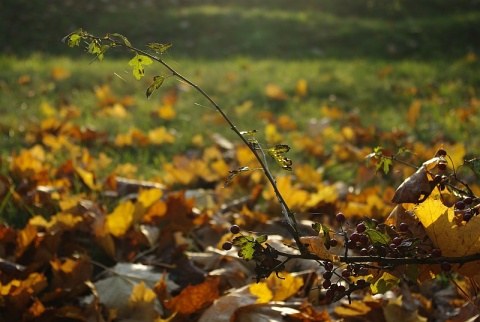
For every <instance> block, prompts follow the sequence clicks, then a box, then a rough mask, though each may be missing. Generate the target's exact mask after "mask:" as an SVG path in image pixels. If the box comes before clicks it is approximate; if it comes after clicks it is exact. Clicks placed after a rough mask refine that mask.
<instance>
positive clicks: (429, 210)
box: [414, 194, 480, 277]
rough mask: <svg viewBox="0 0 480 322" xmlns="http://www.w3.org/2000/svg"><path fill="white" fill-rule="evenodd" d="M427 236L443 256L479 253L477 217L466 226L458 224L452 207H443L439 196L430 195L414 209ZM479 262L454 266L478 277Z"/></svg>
mask: <svg viewBox="0 0 480 322" xmlns="http://www.w3.org/2000/svg"><path fill="white" fill-rule="evenodd" d="M414 213H415V215H416V216H417V217H418V219H419V220H420V222H421V223H422V225H423V226H424V227H425V230H426V233H427V235H428V237H429V238H430V239H431V240H432V242H433V244H434V246H435V247H437V248H439V249H440V250H441V251H442V254H443V256H447V257H462V256H467V255H472V254H477V253H480V218H479V217H478V216H473V218H472V219H471V220H470V221H469V222H468V223H466V224H463V225H462V224H460V225H459V224H458V221H457V220H456V218H455V213H454V210H453V208H449V207H446V206H445V205H444V204H443V203H442V201H441V199H440V196H439V195H438V194H435V195H434V194H432V195H430V196H429V197H428V198H427V200H425V201H424V202H423V203H421V204H420V205H418V206H417V207H416V208H415V209H414ZM478 265H479V262H478V261H476V262H471V263H466V264H464V265H462V266H461V267H460V268H458V265H455V266H454V267H455V268H456V269H457V270H458V272H459V273H460V274H463V275H466V276H469V277H471V276H475V275H478Z"/></svg>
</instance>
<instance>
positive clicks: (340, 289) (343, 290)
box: [337, 285, 345, 293]
mask: <svg viewBox="0 0 480 322" xmlns="http://www.w3.org/2000/svg"><path fill="white" fill-rule="evenodd" d="M337 291H338V293H343V292H345V286H343V285H338V288H337Z"/></svg>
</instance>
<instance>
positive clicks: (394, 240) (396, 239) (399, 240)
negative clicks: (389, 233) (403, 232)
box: [392, 237, 403, 246]
mask: <svg viewBox="0 0 480 322" xmlns="http://www.w3.org/2000/svg"><path fill="white" fill-rule="evenodd" d="M402 241H403V239H401V238H400V237H395V238H393V240H392V243H393V244H395V245H396V246H398V245H400V244H401V243H402Z"/></svg>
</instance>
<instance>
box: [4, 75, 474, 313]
mask: <svg viewBox="0 0 480 322" xmlns="http://www.w3.org/2000/svg"><path fill="white" fill-rule="evenodd" d="M52 75H53V76H52V77H54V78H55V79H56V81H60V80H61V79H62V78H63V77H68V75H69V74H68V71H62V70H61V69H57V70H52ZM18 81H19V83H20V84H23V85H21V86H28V79H27V78H21V79H19V80H18ZM96 94H97V99H98V106H99V107H98V117H110V116H109V115H111V114H109V113H118V110H119V109H125V107H124V106H128V105H129V104H132V103H133V102H132V101H131V99H130V98H128V97H125V98H121V97H120V98H119V97H117V96H116V95H114V94H113V93H112V92H111V91H109V89H108V87H102V88H97V90H96ZM159 95H161V96H162V98H161V100H162V101H163V102H164V105H163V107H162V108H161V109H160V110H159V111H158V115H156V116H155V117H161V118H167V119H168V118H172V117H175V116H176V112H175V106H176V104H177V102H178V101H179V100H181V99H182V97H181V95H179V96H178V95H176V94H173V93H172V92H167V93H163V94H159ZM265 95H266V96H267V97H268V98H269V99H273V100H286V99H291V98H289V97H288V96H287V95H286V94H284V93H282V91H281V90H280V89H279V88H276V87H274V86H270V87H268V88H266V91H265ZM305 95H308V91H307V84H305V83H303V82H299V83H298V86H297V91H296V93H295V97H296V99H301V97H303V96H305ZM42 108H43V109H44V111H45V117H44V119H42V120H41V121H40V122H39V123H38V124H37V125H36V126H32V127H31V128H28V129H25V132H24V135H25V140H27V141H28V142H29V144H30V147H28V148H23V149H21V150H20V151H19V152H18V153H17V152H13V153H12V154H11V156H10V157H8V158H3V159H2V160H1V162H2V169H3V172H2V175H1V176H0V196H1V198H0V199H1V200H2V201H1V204H0V209H1V211H2V213H4V214H15V216H18V217H22V216H23V217H24V218H26V219H25V225H23V224H21V223H19V224H18V225H17V226H11V225H9V224H8V223H7V222H4V223H3V224H2V226H1V228H0V258H1V262H0V272H1V275H0V278H1V288H0V294H1V297H0V300H1V301H0V310H1V312H2V315H1V318H2V320H3V321H12V320H25V321H43V320H50V319H69V320H72V321H75V320H79V321H84V320H89V321H90V320H92V321H113V320H120V321H123V320H131V321H134V320H135V321H150V320H151V321H153V320H157V321H163V320H171V321H177V320H178V321H183V320H200V321H225V320H229V319H230V318H231V319H233V320H234V321H245V320H258V319H270V320H283V319H287V320H290V321H329V320H332V321H335V320H338V319H344V320H351V321H354V320H355V321H358V320H364V321H371V320H375V321H399V320H400V319H401V320H405V319H407V320H411V321H417V320H418V321H422V320H426V317H430V319H431V320H438V319H440V320H442V319H447V317H449V320H450V321H463V320H465V318H466V317H471V316H473V315H475V314H476V313H475V312H476V311H475V310H476V308H475V306H474V305H473V304H472V303H471V302H470V301H471V300H472V299H474V296H473V293H472V292H475V291H476V289H475V287H476V282H475V281H476V276H474V275H475V274H473V275H472V274H470V275H472V278H471V279H470V280H468V279H467V280H465V279H463V278H460V277H456V275H450V276H449V275H442V274H439V275H437V276H436V278H433V279H432V277H434V276H433V275H429V276H428V277H421V278H422V283H420V284H417V283H416V281H415V280H412V279H411V278H410V279H407V280H404V279H399V276H398V272H397V273H392V274H390V275H384V276H382V278H381V279H380V280H378V279H377V282H374V281H372V283H371V285H370V287H366V288H365V289H363V290H359V291H356V292H354V293H352V294H351V303H350V304H349V303H348V300H347V299H346V298H344V299H342V300H340V301H338V302H335V303H331V301H330V300H329V299H328V298H327V297H326V295H325V289H326V288H325V287H324V286H322V284H323V283H324V281H325V280H326V279H325V277H324V275H323V274H324V273H325V268H324V266H323V265H319V264H318V263H317V261H312V260H301V259H296V260H292V261H289V262H288V263H287V265H286V267H283V269H281V270H277V271H276V273H273V274H269V276H268V277H267V278H265V279H260V280H258V279H257V277H258V275H259V274H258V266H256V265H255V263H254V261H245V260H244V258H242V257H245V254H242V253H241V252H240V253H238V249H236V248H235V247H234V248H233V249H232V250H223V249H222V245H224V243H225V242H228V241H232V240H235V237H238V236H239V234H238V231H237V228H235V229H232V228H231V227H232V226H233V225H237V226H238V227H240V234H241V235H240V236H252V237H258V236H261V235H268V240H267V241H265V240H264V238H263V237H262V240H261V241H260V240H259V242H261V243H265V242H267V243H268V244H269V245H271V246H273V247H274V248H276V249H278V250H285V251H288V250H289V249H291V247H295V245H294V244H293V243H292V238H291V236H290V235H289V234H288V231H287V230H286V229H285V226H284V224H283V219H282V217H281V210H280V208H279V205H278V202H277V199H276V196H275V194H274V193H273V190H272V189H271V188H269V186H268V185H266V182H265V178H264V177H263V173H262V171H261V170H255V169H258V164H257V163H256V160H255V159H254V157H253V155H252V154H251V151H250V150H249V149H248V148H247V147H245V146H243V145H241V144H237V143H236V142H232V141H229V140H227V139H225V138H224V137H222V135H221V134H218V133H216V134H215V135H214V136H213V137H212V141H213V142H214V144H212V145H211V146H203V145H202V144H201V141H202V137H201V136H197V137H194V138H193V140H194V141H195V142H196V143H195V145H196V146H197V148H191V149H189V150H188V151H184V152H183V153H179V154H178V155H176V156H173V157H172V158H171V160H170V161H169V162H165V164H162V167H163V170H164V171H163V175H162V176H159V177H158V178H154V179H153V178H152V179H151V180H146V181H145V180H138V179H136V178H135V171H136V169H135V168H136V167H137V166H136V165H135V164H130V163H126V164H115V160H112V159H111V158H109V157H108V156H107V155H106V154H105V153H104V152H102V151H101V150H100V151H99V150H98V149H93V151H92V150H91V149H89V145H92V144H93V145H95V144H94V143H95V142H96V143H98V142H101V144H102V145H103V146H104V147H111V148H115V149H129V148H131V147H132V146H135V147H138V148H140V149H141V148H142V147H151V146H155V147H158V148H161V147H162V145H165V144H169V142H173V141H174V140H175V135H174V134H172V132H171V131H169V130H168V129H166V128H157V129H152V130H151V131H150V132H147V133H145V132H142V131H140V130H135V129H132V130H130V131H129V132H128V133H125V134H123V135H118V136H116V137H110V136H108V135H106V133H102V132H98V131H95V130H94V129H89V128H85V127H82V126H79V125H75V123H74V122H73V121H74V120H75V118H77V117H79V115H81V113H82V111H81V109H78V108H76V107H75V106H70V105H68V104H62V105H59V106H43V107H42ZM477 108H478V107H477V103H476V102H472V106H471V107H470V109H471V110H472V112H471V113H472V115H475V111H476V110H477ZM49 111H52V112H51V113H50V112H49ZM53 111H55V112H54V113H53ZM257 113H258V114H257V117H261V118H265V119H266V120H268V122H266V127H265V133H266V144H268V145H269V146H275V144H278V143H281V142H285V141H288V142H291V146H292V148H294V149H296V150H297V151H299V152H300V153H302V154H304V155H307V156H311V157H312V158H315V159H316V160H319V163H320V164H324V165H328V164H350V165H351V166H352V167H355V168H356V172H357V173H358V174H357V178H356V179H355V185H347V184H345V183H344V182H339V181H332V180H326V179H325V178H324V176H323V170H324V168H323V167H320V168H317V167H314V166H312V165H311V164H309V163H305V162H299V163H294V164H293V169H292V170H293V171H292V172H291V173H290V172H281V170H280V167H279V166H278V165H276V163H275V161H274V160H273V159H272V160H271V162H270V166H271V167H272V168H275V167H276V168H277V169H278V171H279V173H278V177H277V184H278V188H279V190H280V191H281V193H282V194H283V195H284V197H285V198H286V202H287V203H288V205H289V206H290V207H291V209H292V210H293V211H295V213H296V215H297V220H299V223H300V226H301V227H302V232H303V233H304V234H305V235H312V236H313V235H315V234H316V232H315V231H314V230H313V229H312V223H313V222H321V223H322V224H324V225H326V226H329V227H332V230H333V231H335V230H336V231H338V230H339V223H338V222H337V221H336V220H335V214H336V213H338V212H342V213H343V214H344V215H345V217H346V218H347V224H343V226H342V227H343V228H344V229H345V230H346V231H347V232H348V233H349V234H350V233H351V232H352V231H354V230H355V225H356V223H357V222H359V221H361V220H362V218H363V216H368V217H369V218H371V219H375V220H378V221H381V222H383V221H385V220H386V218H387V217H388V215H389V214H391V213H392V216H391V218H394V219H395V218H396V217H397V216H401V215H398V214H397V213H398V211H399V210H398V208H395V210H394V206H395V204H394V203H392V198H394V196H395V195H397V197H396V198H397V199H398V198H400V201H398V200H397V202H398V203H401V202H412V201H411V200H410V201H408V200H407V199H408V198H412V197H409V195H412V194H413V196H414V197H413V198H418V197H419V196H416V195H415V194H416V192H415V191H412V189H413V188H412V186H411V185H410V186H408V185H407V188H406V189H403V191H401V195H400V196H398V194H396V193H395V190H396V186H394V187H391V186H389V185H388V184H386V180H387V179H388V180H393V182H398V180H399V181H401V180H403V179H404V178H407V177H410V178H415V176H414V173H416V172H415V170H416V168H415V167H412V166H409V165H408V163H407V164H405V162H411V163H412V164H418V165H419V166H420V165H421V162H422V160H429V159H431V158H432V157H434V156H435V154H436V153H438V152H437V151H438V149H439V148H442V149H444V150H445V151H448V157H449V161H448V164H449V165H448V167H449V169H450V170H453V165H460V164H463V163H464V161H463V160H464V157H465V155H466V147H465V146H464V145H463V144H462V143H455V144H450V143H444V144H443V145H442V144H441V142H433V143H429V144H423V143H420V142H411V141H409V140H408V139H407V136H406V134H405V133H403V132H402V131H397V132H388V133H385V132H381V131H380V130H378V129H377V128H375V127H374V126H363V125H362V123H361V122H360V120H359V119H358V117H357V116H356V115H355V113H345V112H342V111H340V110H339V109H336V108H328V107H324V108H322V110H321V113H322V118H321V119H319V120H318V122H312V124H311V126H310V127H309V129H308V131H306V132H299V131H298V130H297V125H296V123H295V120H294V119H293V118H291V117H289V116H287V115H274V114H272V113H268V112H264V111H259V112H257ZM54 115H55V116H54ZM415 116H416V108H415V106H413V107H411V108H410V110H409V112H408V113H407V114H406V116H405V117H406V118H407V119H408V120H409V122H411V123H412V124H414V123H415ZM252 135H253V134H252ZM399 140H401V141H402V142H404V151H408V152H402V153H400V155H399V156H398V158H399V159H401V160H402V163H397V162H390V161H391V160H390V161H388V159H382V158H376V157H375V155H377V156H378V155H392V152H389V151H388V150H387V148H385V149H384V150H381V151H382V152H381V154H379V151H380V150H379V149H377V150H375V151H376V152H373V151H374V150H373V149H372V148H370V146H373V145H375V144H377V143H378V142H380V141H381V142H382V144H384V146H385V147H388V146H392V147H395V145H396V142H398V141H399ZM197 141H198V142H197ZM402 151H403V150H402ZM395 152H396V151H395ZM372 153H373V154H372ZM375 153H377V154H375ZM59 155H63V156H67V157H65V158H61V160H62V162H60V163H59V162H58V160H59V158H58V156H59ZM369 155H370V157H369V158H367V159H366V157H367V156H369ZM307 159H308V158H307ZM366 160H367V162H366ZM112 163H114V164H115V168H114V169H113V170H111V171H105V169H108V166H110V165H111V164H112ZM437 164H438V160H437V161H436V163H435V165H437ZM242 167H248V169H249V171H238V170H237V171H233V170H235V169H241V168H242ZM431 167H432V166H430V168H431ZM430 168H429V169H428V170H431V169H430ZM465 168H468V167H467V166H465ZM419 169H420V170H421V169H422V167H420V168H419ZM425 169H426V168H425ZM472 169H473V168H472ZM386 170H387V171H388V172H389V173H390V174H391V177H389V178H385V180H384V179H382V178H381V175H380V173H382V172H383V171H386ZM443 170H446V169H445V168H443ZM232 171H233V172H232ZM425 171H426V170H425ZM477 171H478V170H477ZM244 172H245V173H244ZM375 172H378V174H377V175H376V176H375ZM417 172H418V171H417ZM99 173H103V175H102V176H100V175H99ZM412 174H413V175H412ZM470 174H471V175H470V176H466V177H465V178H466V179H465V180H467V182H468V184H469V188H470V189H471V191H474V192H475V193H476V194H477V195H478V193H479V191H478V189H479V187H478V185H477V184H476V180H475V174H476V172H475V171H473V172H471V173H470ZM472 176H473V177H472ZM395 178H396V179H395ZM395 180H397V181H395ZM412 181H413V180H412ZM421 181H422V180H420V181H418V180H417V181H415V183H416V184H418V185H422V184H424V183H422V182H421ZM427 185H428V180H427ZM427 190H428V189H427ZM430 191H431V190H430ZM397 192H398V191H397ZM405 198H407V199H405ZM428 200H431V201H428V202H430V203H435V202H436V201H435V200H434V199H432V198H429V199H428ZM425 204H426V203H425ZM425 204H423V205H425ZM442 206H443V205H442V204H439V205H437V204H435V205H431V206H425V207H426V208H425V209H426V210H424V211H427V212H428V211H431V209H432V208H431V207H442ZM443 207H445V206H443ZM452 211H453V210H452ZM452 215H453V213H452ZM429 218H431V217H429ZM17 219H18V218H17ZM477 219H478V218H477V217H476V216H475V217H474V218H473V219H472V221H470V222H469V223H468V224H469V225H470V226H467V225H465V224H464V225H465V226H464V227H469V228H472V227H473V226H474V225H477V221H478V220H477ZM390 220H393V219H390ZM396 220H399V221H402V222H403V221H407V223H408V225H409V226H410V227H414V226H415V224H418V222H416V223H414V222H413V221H412V220H410V222H409V221H408V218H404V217H402V218H398V219H396ZM422 223H423V222H422ZM393 224H398V223H397V222H395V221H394V222H393ZM423 224H424V226H425V227H428V226H429V223H423ZM477 226H478V225H477ZM477 226H475V227H477ZM343 228H342V229H343ZM433 229H434V230H435V227H434V228H433ZM436 229H437V231H433V232H432V234H433V235H432V236H434V238H435V236H436V237H437V238H438V239H439V240H440V243H444V244H445V245H446V246H441V247H442V249H444V252H448V250H447V248H449V247H450V248H452V247H453V249H455V248H458V247H461V243H458V244H457V243H452V240H456V238H459V236H458V235H455V234H453V235H448V236H447V237H448V238H445V237H446V236H443V234H444V233H445V234H447V233H448V230H446V231H445V232H443V231H442V230H438V229H439V228H438V226H437V228H436ZM470 231H471V230H469V231H468V232H466V233H463V234H461V235H460V236H465V234H469V232H470ZM427 235H428V236H430V235H429V234H428V232H427ZM423 236H424V237H425V233H423ZM417 237H418V236H417ZM249 238H250V237H249ZM259 238H260V237H259ZM425 238H428V237H425ZM462 238H463V237H462ZM472 238H473V244H476V243H478V236H477V235H472ZM466 243H468V241H467V242H466ZM469 245H470V244H468V245H467V246H469ZM240 246H241V245H240ZM240 248H242V247H240ZM343 250H344V248H343V246H342V245H341V243H340V244H339V245H338V246H336V247H333V248H332V249H331V252H332V253H337V254H343ZM358 251H359V249H357V250H356V251H354V253H353V254H355V252H358ZM336 265H339V266H338V267H336V268H335V270H337V269H338V270H339V271H340V270H341V269H343V268H344V264H341V263H338V264H336ZM476 267H477V266H474V269H475V268H476ZM405 274H406V273H405V272H404V273H402V276H400V277H403V275H405ZM407 275H408V274H407ZM410 277H411V276H410ZM351 278H352V279H353V280H352V281H355V278H354V277H353V276H352V277H351ZM378 281H380V282H378ZM452 281H454V282H452ZM339 283H340V284H339V285H341V284H342V281H341V280H340V282H339ZM323 285H325V284H323ZM372 293H377V294H375V295H372ZM469 300H470V301H469Z"/></svg>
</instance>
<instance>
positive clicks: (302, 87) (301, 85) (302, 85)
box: [296, 79, 308, 97]
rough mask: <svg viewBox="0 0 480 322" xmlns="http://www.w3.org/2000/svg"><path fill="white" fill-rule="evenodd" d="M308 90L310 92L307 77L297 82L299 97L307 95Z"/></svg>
mask: <svg viewBox="0 0 480 322" xmlns="http://www.w3.org/2000/svg"><path fill="white" fill-rule="evenodd" d="M307 92H308V84H307V81H306V80H305V79H299V80H298V82H297V90H296V94H297V96H299V97H304V96H307Z"/></svg>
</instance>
